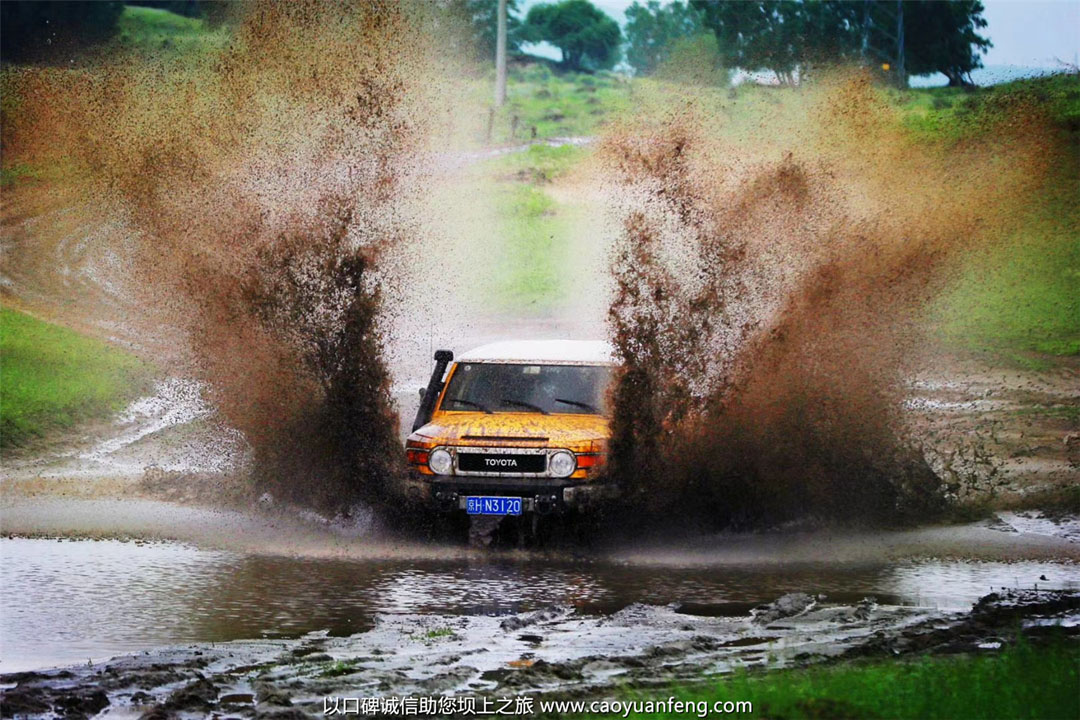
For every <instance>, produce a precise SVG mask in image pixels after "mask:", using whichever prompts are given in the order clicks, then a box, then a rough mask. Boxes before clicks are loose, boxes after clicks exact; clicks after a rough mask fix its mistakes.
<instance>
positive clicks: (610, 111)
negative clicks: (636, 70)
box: [473, 64, 633, 144]
mask: <svg viewBox="0 0 1080 720" xmlns="http://www.w3.org/2000/svg"><path fill="white" fill-rule="evenodd" d="M493 82H494V80H493V79H492V78H485V79H484V80H482V81H480V82H477V83H476V85H475V87H474V90H473V93H474V95H475V97H474V101H475V103H476V105H477V106H478V107H486V106H488V105H490V100H488V96H489V95H490V94H491V91H492V86H493ZM632 96H633V85H632V83H631V82H630V81H629V80H626V79H622V78H619V77H618V76H616V75H613V74H611V73H599V74H596V75H585V74H575V73H567V74H564V75H557V74H554V73H553V72H552V71H551V70H550V69H549V68H548V67H547V66H546V65H540V64H537V65H530V66H526V67H515V68H513V69H512V71H511V73H510V76H509V80H508V82H507V97H506V104H505V105H504V106H503V107H502V108H499V109H498V110H497V111H496V112H495V115H494V118H493V122H492V126H491V136H490V142H491V143H492V144H504V143H521V142H529V141H530V140H544V139H548V138H554V137H572V136H583V135H595V134H596V133H597V132H599V131H600V129H601V128H602V127H603V126H604V125H606V124H608V123H610V122H611V121H613V120H615V119H616V118H618V117H619V115H620V114H622V113H624V112H626V111H627V110H629V109H630V107H631V102H632ZM478 122H480V123H481V124H482V125H484V126H485V127H482V128H480V127H478V129H477V132H476V134H478V135H482V136H485V139H486V133H487V130H486V124H487V122H488V119H487V118H481V119H479V121H478Z"/></svg>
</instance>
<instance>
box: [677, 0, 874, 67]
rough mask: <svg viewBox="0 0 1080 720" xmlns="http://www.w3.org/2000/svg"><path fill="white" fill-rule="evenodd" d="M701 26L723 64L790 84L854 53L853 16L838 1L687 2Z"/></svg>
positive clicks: (852, 7)
mask: <svg viewBox="0 0 1080 720" xmlns="http://www.w3.org/2000/svg"><path fill="white" fill-rule="evenodd" d="M691 5H692V6H693V7H695V8H696V9H698V10H699V11H701V12H702V13H703V18H702V23H703V24H704V25H705V27H707V28H709V29H711V30H712V31H713V32H714V33H715V34H716V40H717V43H718V45H719V46H720V50H721V52H722V53H723V55H724V62H725V65H727V66H728V67H740V68H742V69H744V70H749V71H755V70H771V71H773V72H774V73H776V75H777V77H779V78H780V79H781V80H784V81H785V82H788V83H790V82H792V81H793V79H794V73H795V70H796V69H797V68H800V67H802V68H804V69H805V66H806V65H807V64H811V63H816V62H823V61H837V60H841V59H845V58H849V57H851V56H854V55H857V54H858V49H859V35H858V30H859V25H858V17H859V16H858V11H859V8H860V7H862V3H854V2H844V1H843V0H817V1H807V2H796V1H795V0H765V1H764V2H710V1H709V0H691Z"/></svg>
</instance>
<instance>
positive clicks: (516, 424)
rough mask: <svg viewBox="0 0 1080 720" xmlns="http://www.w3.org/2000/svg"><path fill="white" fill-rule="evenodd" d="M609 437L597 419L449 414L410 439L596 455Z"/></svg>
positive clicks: (438, 415) (605, 423)
mask: <svg viewBox="0 0 1080 720" xmlns="http://www.w3.org/2000/svg"><path fill="white" fill-rule="evenodd" d="M608 434H609V429H608V421H607V419H605V418H602V417H599V416H597V415H537V414H534V413H494V414H490V415H488V414H486V413H459V412H451V413H436V414H435V416H434V417H433V418H432V420H431V422H430V423H428V424H427V425H424V426H423V427H421V428H420V429H418V430H417V431H416V432H415V433H414V434H413V436H414V437H417V439H423V440H427V441H434V442H437V443H439V444H444V443H445V444H448V445H488V446H490V445H505V446H510V447H512V446H515V445H526V446H529V447H536V446H542V447H566V448H570V449H572V450H575V451H577V452H599V451H601V450H603V446H604V445H606V442H607V438H608Z"/></svg>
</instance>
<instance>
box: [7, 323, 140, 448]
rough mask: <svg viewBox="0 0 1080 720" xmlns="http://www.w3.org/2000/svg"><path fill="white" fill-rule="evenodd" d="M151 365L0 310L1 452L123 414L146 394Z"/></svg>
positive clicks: (92, 339) (59, 328)
mask: <svg viewBox="0 0 1080 720" xmlns="http://www.w3.org/2000/svg"><path fill="white" fill-rule="evenodd" d="M148 378H149V371H148V368H147V367H146V365H145V364H144V363H143V362H141V361H140V360H139V359H137V358H136V357H134V356H133V355H131V354H129V353H126V352H124V351H122V350H119V349H117V348H115V347H113V346H111V345H109V344H107V343H104V342H102V341H100V340H96V339H94V338H90V337H87V336H85V335H80V334H79V333H77V332H74V331H73V330H69V329H67V328H64V327H60V326H58V325H52V324H50V323H46V322H42V321H40V320H37V319H35V318H33V317H31V316H29V315H26V314H24V313H21V312H18V311H15V310H11V309H8V308H0V446H2V447H3V448H4V449H5V450H7V449H11V448H13V447H18V446H21V445H25V444H27V443H28V442H30V441H32V440H34V439H35V438H40V437H42V436H44V435H45V434H46V433H48V432H50V431H52V430H56V429H60V428H66V427H70V426H71V425H73V424H74V423H76V422H78V421H81V420H88V419H92V418H96V417H102V416H104V415H107V414H108V413H110V412H114V411H116V410H118V409H120V408H121V407H122V406H123V404H124V402H125V401H126V400H128V399H130V398H131V397H132V396H133V395H134V394H136V393H137V392H138V391H139V390H141V389H143V388H145V386H146V384H147V382H148Z"/></svg>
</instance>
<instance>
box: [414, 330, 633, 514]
mask: <svg viewBox="0 0 1080 720" xmlns="http://www.w3.org/2000/svg"><path fill="white" fill-rule="evenodd" d="M614 365H615V363H614V361H613V359H612V351H611V346H610V345H608V344H607V343H605V342H597V341H579V340H544V341H521V342H500V343H494V344H491V345H484V346H483V347H479V348H476V349H475V350H472V351H470V352H467V353H465V354H463V355H461V356H460V357H458V358H457V359H456V361H455V359H454V355H453V353H452V352H450V351H449V350H439V351H438V352H436V353H435V369H434V371H433V372H432V375H431V380H430V382H429V383H428V386H427V388H424V389H421V391H420V393H421V401H420V409H419V410H418V411H417V414H416V421H415V422H414V423H413V431H412V434H411V435H409V437H408V439H407V440H406V442H405V452H406V456H407V459H408V463H409V468H410V478H409V480H408V482H407V488H406V490H407V492H408V494H409V496H410V497H411V498H412V499H413V500H419V501H422V502H431V503H434V504H435V505H436V507H438V508H439V509H440V510H443V511H446V512H457V511H464V512H466V513H468V514H470V515H521V514H524V513H530V512H535V513H538V514H544V513H550V512H559V511H563V510H565V509H567V508H579V507H584V506H590V505H592V504H594V503H596V502H598V501H602V500H605V499H608V498H611V497H613V496H614V495H615V489H614V487H613V486H612V485H610V484H609V483H606V482H604V481H603V474H602V470H603V467H604V461H605V457H606V453H607V440H608V435H609V428H608V420H607V418H606V417H605V412H604V408H605V405H606V396H607V389H608V385H609V384H610V381H611V377H612V371H613V368H614Z"/></svg>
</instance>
